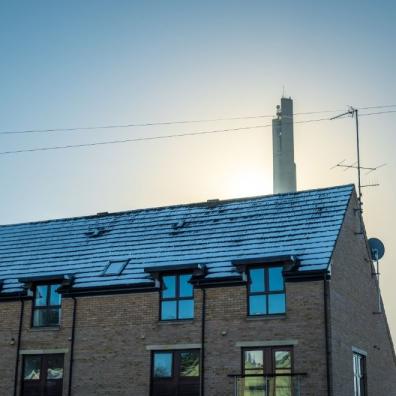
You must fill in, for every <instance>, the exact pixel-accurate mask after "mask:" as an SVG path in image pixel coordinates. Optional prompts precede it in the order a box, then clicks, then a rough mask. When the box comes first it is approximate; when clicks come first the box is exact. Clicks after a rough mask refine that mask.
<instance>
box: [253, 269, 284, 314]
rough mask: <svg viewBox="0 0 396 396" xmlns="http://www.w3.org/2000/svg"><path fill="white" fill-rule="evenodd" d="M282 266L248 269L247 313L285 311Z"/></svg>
mask: <svg viewBox="0 0 396 396" xmlns="http://www.w3.org/2000/svg"><path fill="white" fill-rule="evenodd" d="M282 271H283V267H280V266H278V267H260V268H252V269H250V270H249V282H248V299H249V301H248V305H249V315H253V316H254V315H276V314H282V313H285V312H286V295H285V284H284V279H283V274H282Z"/></svg>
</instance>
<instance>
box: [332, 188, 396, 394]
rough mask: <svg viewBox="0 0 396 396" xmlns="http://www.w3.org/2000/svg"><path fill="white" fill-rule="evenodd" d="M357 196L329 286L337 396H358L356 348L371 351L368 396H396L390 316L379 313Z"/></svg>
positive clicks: (347, 220) (375, 285)
mask: <svg viewBox="0 0 396 396" xmlns="http://www.w3.org/2000/svg"><path fill="white" fill-rule="evenodd" d="M357 208H358V206H357V200H356V196H355V195H354V196H353V197H352V200H351V202H350V205H349V208H348V211H347V214H346V218H345V222H344V224H343V227H342V229H341V234H340V238H339V241H338V243H337V246H336V249H335V252H334V258H333V264H332V279H331V283H330V305H331V332H332V337H331V338H332V361H333V365H332V366H333V386H334V389H333V395H334V396H350V395H353V364H352V347H355V348H359V349H361V350H363V351H365V352H367V380H368V395H369V396H395V395H396V364H395V358H394V353H393V346H392V341H391V338H390V333H389V329H388V325H387V321H386V315H385V314H384V313H383V314H374V313H373V312H376V311H378V303H377V296H378V294H377V293H378V292H377V290H378V289H377V282H376V278H375V277H374V276H372V272H374V268H373V266H372V263H371V260H370V259H369V256H368V251H367V248H366V241H365V236H364V234H360V232H361V223H360V215H359V212H358V211H356V210H355V209H357Z"/></svg>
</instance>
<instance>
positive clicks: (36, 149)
mask: <svg viewBox="0 0 396 396" xmlns="http://www.w3.org/2000/svg"><path fill="white" fill-rule="evenodd" d="M328 120H329V119H328V118H319V119H315V120H304V121H296V122H295V123H297V124H302V123H310V122H320V121H328ZM271 126H272V124H263V125H253V126H246V127H239V128H227V129H215V130H211V131H197V132H185V133H178V134H171V135H160V136H145V137H138V138H131V139H119V140H108V141H104V142H94V143H80V144H68V145H62V146H49V147H36V148H31V149H21V150H10V151H1V152H0V155H8V154H21V153H31V152H35V151H51V150H62V149H72V148H79V147H93V146H103V145H109V144H122V143H130V142H140V141H145V140H160V139H171V138H178V137H185V136H197V135H209V134H215V133H226V132H240V131H247V130H252V129H259V128H269V127H271Z"/></svg>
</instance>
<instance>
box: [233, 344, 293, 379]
mask: <svg viewBox="0 0 396 396" xmlns="http://www.w3.org/2000/svg"><path fill="white" fill-rule="evenodd" d="M241 349H242V353H241V367H242V370H241V372H242V374H244V375H245V374H247V373H246V370H245V352H249V351H261V352H263V375H274V374H276V372H275V371H276V362H275V352H283V351H285V352H286V351H287V352H290V358H291V368H290V371H291V373H292V374H293V372H294V347H293V345H274V346H272V345H271V346H257V347H254V346H252V347H243V348H241ZM266 365H269V366H270V367H271V370H270V372H265V366H266ZM252 370H258V369H252Z"/></svg>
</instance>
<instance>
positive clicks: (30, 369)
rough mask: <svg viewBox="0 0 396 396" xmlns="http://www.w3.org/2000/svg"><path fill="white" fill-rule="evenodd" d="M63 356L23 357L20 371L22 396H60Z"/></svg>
mask: <svg viewBox="0 0 396 396" xmlns="http://www.w3.org/2000/svg"><path fill="white" fill-rule="evenodd" d="M62 385H63V355H58V354H54V355H25V357H24V359H23V370H22V396H31V395H36V396H45V395H51V396H61V395H62Z"/></svg>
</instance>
